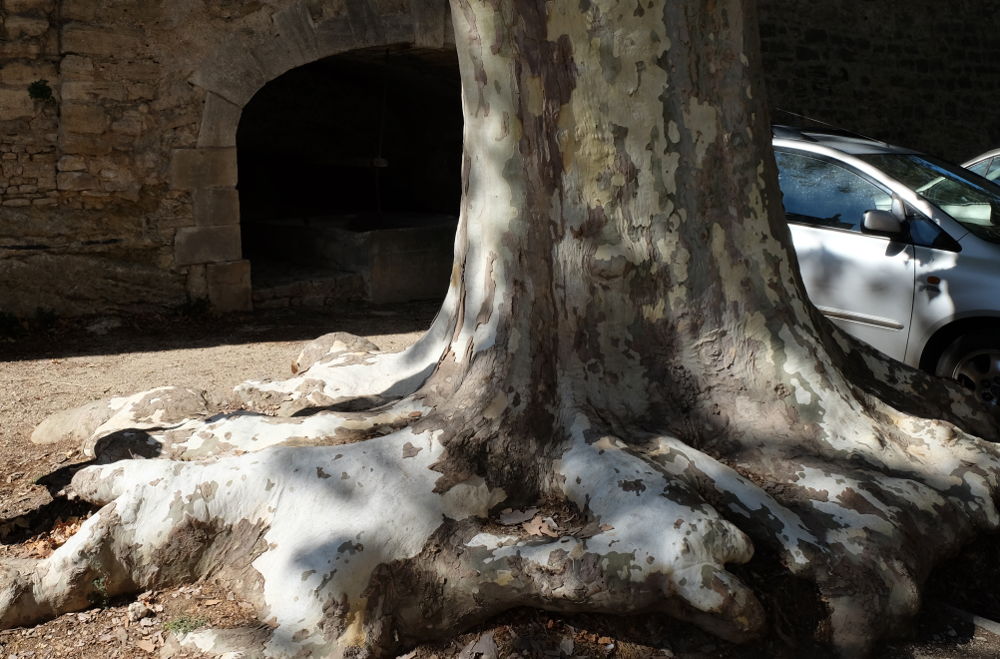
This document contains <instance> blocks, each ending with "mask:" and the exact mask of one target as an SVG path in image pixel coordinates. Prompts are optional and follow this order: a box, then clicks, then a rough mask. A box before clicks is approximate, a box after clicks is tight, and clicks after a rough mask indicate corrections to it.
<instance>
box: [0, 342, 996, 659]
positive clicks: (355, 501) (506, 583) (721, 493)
mask: <svg viewBox="0 0 1000 659" xmlns="http://www.w3.org/2000/svg"><path fill="white" fill-rule="evenodd" d="M330 344H331V346H334V347H336V346H337V345H341V346H342V345H352V344H350V343H349V342H345V341H344V340H343V337H338V338H337V339H336V340H335V341H332V342H330ZM355 347H357V346H355ZM362 347H363V346H362ZM338 350H339V351H338ZM319 352H320V353H321V356H319V357H316V356H315V355H313V356H311V357H308V358H305V357H304V358H302V359H303V362H306V361H308V360H309V359H314V360H315V361H314V363H313V364H312V365H311V366H310V367H308V368H306V369H305V370H304V371H302V372H301V373H300V374H299V375H298V376H296V378H297V379H294V380H293V381H289V382H294V383H297V384H294V385H293V386H295V387H297V386H300V385H302V383H305V382H310V378H312V376H313V375H315V373H314V370H315V369H317V368H319V369H328V370H329V372H328V373H327V374H326V375H324V377H323V378H322V381H323V382H325V383H326V384H324V387H325V388H324V390H323V391H325V392H327V393H325V394H323V395H329V392H330V391H333V390H334V389H335V390H336V392H337V396H340V397H342V398H343V397H346V398H350V397H352V396H353V397H355V398H356V397H359V396H360V397H364V398H366V399H367V400H374V397H377V398H379V399H381V400H388V401H390V402H385V403H383V404H382V405H380V406H378V407H376V408H374V409H371V410H367V411H364V412H362V411H346V410H345V409H344V408H343V406H342V405H341V404H340V403H336V402H334V403H331V404H329V405H325V406H323V407H322V408H321V409H308V410H307V408H308V407H310V406H312V405H313V404H314V403H317V402H320V399H319V398H317V396H318V393H317V391H318V390H315V389H313V390H308V386H307V387H305V388H304V389H301V391H300V393H301V392H302V391H307V390H308V392H307V393H304V394H302V395H301V396H297V395H291V396H290V398H289V401H291V402H294V405H293V407H296V408H297V409H296V411H297V414H296V415H292V416H288V415H268V414H263V413H261V412H251V411H239V412H234V413H228V414H215V415H213V414H212V413H211V411H210V410H209V409H208V407H207V404H206V403H205V401H204V397H203V396H201V394H200V393H199V392H197V391H195V390H188V389H177V388H163V389H158V390H154V391H152V392H146V393H144V394H138V395H136V396H133V397H128V398H122V399H115V400H113V401H105V402H103V403H101V404H100V405H93V406H88V407H87V408H84V409H82V410H78V411H76V412H75V413H65V414H64V415H63V417H62V418H61V420H59V419H57V420H56V421H58V423H56V422H55V421H54V422H52V423H50V424H48V425H47V426H45V425H44V424H43V427H40V431H39V432H41V431H42V430H44V431H45V432H44V433H42V434H44V435H45V437H46V438H47V439H49V440H51V439H53V438H56V439H60V438H61V439H65V438H67V437H69V438H71V439H74V440H75V441H80V442H82V443H83V445H84V447H85V448H86V450H88V451H89V452H90V453H92V454H93V455H94V456H95V457H96V460H95V462H96V463H97V464H94V465H93V466H90V467H87V468H84V469H82V470H81V471H79V472H78V473H77V474H76V476H75V477H74V478H73V481H72V484H71V486H70V491H71V492H72V493H75V494H76V495H78V496H80V497H81V498H82V499H84V500H86V501H88V502H91V503H94V504H96V505H99V506H102V507H101V509H100V511H99V512H98V513H97V514H96V515H94V516H93V517H92V518H91V519H89V520H88V521H87V522H86V523H85V524H84V525H83V527H82V528H81V529H80V531H79V532H78V533H77V534H76V535H75V536H74V537H73V538H72V539H71V540H70V541H69V542H67V543H66V544H65V545H63V546H62V547H60V548H59V549H57V550H56V551H55V553H53V554H52V555H51V556H50V557H49V558H46V559H43V560H39V561H29V562H22V563H18V564H10V565H4V566H2V572H0V627H11V626H15V625H25V624H30V623H32V622H34V621H37V620H41V619H44V618H47V617H51V616H54V615H57V614H59V613H62V612H66V611H73V610H79V609H82V608H86V607H88V606H90V605H91V603H92V602H94V601H96V600H98V599H101V598H106V597H108V596H110V595H115V594H119V593H127V592H135V591H138V590H145V589H153V588H163V587H167V586H170V585H175V584H179V583H183V582H188V581H192V580H195V579H199V578H204V577H213V578H216V579H219V580H222V581H224V582H226V583H227V584H228V585H229V586H230V587H231V588H232V589H233V590H234V591H236V592H238V593H239V594H240V596H241V597H242V598H243V599H246V600H247V601H250V602H252V603H253V604H254V605H255V607H256V612H257V616H258V618H259V620H260V621H261V622H262V623H263V625H264V627H263V629H264V631H260V630H258V631H257V632H255V633H253V634H243V635H240V634H228V635H227V636H226V638H227V639H228V640H226V643H228V644H230V645H231V644H232V643H234V642H242V643H246V644H248V645H251V646H253V647H252V648H251V647H248V648H246V649H250V650H252V651H254V652H259V653H260V654H263V655H264V656H274V657H285V656H294V655H296V654H299V653H310V652H311V653H314V654H316V655H317V656H385V655H387V654H390V653H391V652H393V651H396V650H399V649H400V648H401V647H404V646H406V645H407V644H412V643H416V642H419V641H421V640H425V639H430V638H435V637H440V636H442V635H445V634H449V633H453V632H455V631H458V630H460V629H462V628H463V627H466V626H468V625H471V624H475V623H478V622H481V621H483V620H485V619H487V618H489V617H491V616H493V615H496V614H498V613H500V612H502V611H505V610H508V609H511V608H515V607H520V606H530V607H537V608H542V609H547V610H552V611H562V612H584V611H590V612H610V613H621V612H624V611H662V612H665V613H667V614H669V615H673V616H677V617H681V618H684V619H687V620H691V621H694V622H696V623H697V624H699V625H701V626H702V627H703V628H705V629H707V630H709V631H711V632H713V633H715V634H717V635H719V636H721V637H723V638H726V639H729V640H733V641H741V640H744V639H749V638H752V637H754V636H755V635H758V634H761V633H762V632H763V631H764V630H765V629H766V627H767V625H768V621H767V618H768V615H769V613H768V612H767V611H766V610H765V608H764V606H763V605H762V604H761V598H760V597H759V596H758V595H759V594H758V593H755V592H754V591H753V590H752V589H751V588H750V587H748V585H747V584H746V583H744V582H743V581H741V580H740V579H739V578H737V577H736V576H734V574H733V573H732V572H730V571H729V570H728V569H727V566H732V565H734V564H740V563H747V562H748V561H750V560H751V558H752V556H753V554H754V551H755V547H756V548H758V549H760V548H764V549H766V550H767V552H766V553H767V555H769V556H776V557H777V558H778V560H780V561H781V563H782V565H783V567H784V569H786V570H787V571H788V572H789V573H791V574H792V575H794V576H796V577H799V578H802V579H805V580H808V581H811V582H813V583H815V584H816V586H817V589H818V592H819V594H820V597H821V598H822V600H823V604H824V605H825V607H826V609H827V611H828V614H829V625H828V636H827V639H826V640H828V641H829V642H831V643H832V644H834V645H835V646H837V647H838V648H840V649H841V651H842V652H844V653H845V654H849V655H855V654H863V653H864V652H866V651H867V650H868V649H869V647H870V646H871V644H872V643H873V642H874V641H875V640H877V639H878V638H879V637H880V636H883V635H885V634H887V633H890V632H892V631H894V630H895V629H897V628H898V627H899V625H900V624H901V623H902V622H904V621H905V620H906V619H907V618H908V617H909V616H911V615H912V614H913V613H914V612H915V611H916V609H917V608H918V606H919V603H920V588H921V585H922V583H923V582H924V580H925V579H926V577H927V574H928V573H929V571H930V569H931V568H932V567H933V565H934V564H935V563H936V562H938V561H940V560H941V559H942V558H943V557H945V556H947V555H948V554H950V553H952V552H954V551H956V550H957V548H958V547H959V546H960V545H961V544H962V543H964V542H966V541H967V540H968V539H970V538H972V537H973V536H974V535H975V534H976V533H978V532H981V531H984V530H993V529H996V527H997V526H998V523H1000V518H998V513H997V510H996V508H995V506H994V496H995V493H996V492H997V490H998V481H1000V457H998V452H997V450H996V448H995V446H994V445H992V444H988V443H986V442H983V441H980V440H977V439H975V438H972V437H970V436H968V435H965V434H963V433H961V432H959V431H957V430H956V429H955V428H954V427H953V426H951V425H950V424H948V423H942V422H937V421H928V420H924V419H919V418H914V417H910V416H907V415H905V414H902V413H899V412H896V411H894V410H892V409H890V408H887V407H885V406H880V405H878V404H875V403H872V401H870V400H865V399H864V398H863V397H861V398H859V399H858V400H851V399H845V398H833V399H831V400H824V401H823V405H822V415H821V416H819V417H818V421H817V422H816V426H815V428H814V429H813V431H811V434H807V435H806V434H804V435H803V436H802V437H800V438H799V439H798V440H797V441H790V439H789V437H781V438H772V437H769V436H766V435H764V434H763V432H762V430H761V429H760V428H758V427H755V426H753V425H752V424H750V425H748V431H747V432H745V433H743V434H742V435H734V437H732V438H725V441H727V442H728V444H727V446H729V451H730V454H729V455H727V456H720V455H712V454H710V453H709V452H708V451H707V450H699V449H697V448H695V447H693V446H691V445H690V444H689V443H686V442H684V441H682V440H681V439H679V438H677V437H674V436H670V435H659V436H657V435H655V434H649V433H645V434H642V435H637V436H631V437H629V436H620V435H615V434H613V433H610V432H607V431H606V430H605V429H604V428H605V426H604V424H603V423H601V422H597V421H596V420H595V419H594V418H592V417H591V416H590V415H588V414H586V413H584V412H580V411H577V410H574V409H566V410H562V411H561V414H560V416H559V418H560V419H562V422H561V423H562V426H563V427H562V428H561V436H562V440H561V441H559V442H556V443H555V444H553V446H555V447H556V449H555V452H554V453H553V454H552V455H550V456H549V457H550V460H549V461H548V462H546V463H544V464H545V466H544V468H543V472H542V475H541V479H540V481H539V482H541V491H540V492H538V493H537V496H538V497H539V498H540V500H542V499H544V500H549V501H565V502H567V504H568V505H571V506H573V507H575V508H576V509H577V510H579V511H580V512H581V513H582V514H583V515H584V516H585V518H586V520H587V529H588V530H587V532H573V533H551V534H539V533H538V532H529V531H526V530H525V529H524V528H522V527H520V526H514V527H511V526H509V525H504V524H503V523H502V522H501V521H499V520H498V517H497V511H498V510H500V509H501V508H502V507H504V506H505V505H512V504H513V505H523V504H524V503H525V501H524V493H523V492H516V491H513V490H514V488H515V487H516V484H515V486H508V490H510V491H508V490H505V489H504V487H503V485H502V484H500V483H498V482H495V480H494V477H493V475H492V474H491V473H490V472H489V470H488V469H485V470H482V471H480V472H470V473H467V474H464V475H460V477H458V476H456V475H455V474H445V473H444V472H445V471H446V469H447V466H446V465H447V464H449V461H450V460H453V459H454V457H455V456H453V455H450V454H449V450H450V449H449V438H450V437H452V436H453V435H451V434H450V432H449V431H450V430H451V429H449V427H448V425H449V423H450V422H451V421H450V418H449V417H448V415H446V414H443V413H442V412H441V410H440V409H437V408H434V407H433V406H431V405H429V404H428V402H427V399H425V398H424V397H423V396H422V395H421V394H420V393H419V392H418V393H416V394H412V391H409V390H412V389H415V388H416V385H414V384H413V382H412V381H409V380H407V383H406V384H405V386H404V385H399V386H398V388H397V389H395V390H391V391H392V395H391V396H388V395H386V392H387V391H390V390H389V389H386V382H388V381H389V380H392V378H388V377H387V378H383V379H379V378H378V377H376V378H374V379H372V380H370V381H362V380H361V379H360V378H359V377H358V373H359V372H360V371H357V370H356V367H357V368H361V366H363V365H367V366H371V365H372V364H373V363H374V362H380V360H382V359H383V357H382V356H379V355H377V354H375V353H371V352H369V351H366V350H361V351H354V352H350V351H348V352H345V351H344V350H340V349H335V350H334V351H333V352H332V353H331V352H323V351H322V350H319ZM404 354H405V353H404ZM384 359H386V360H389V361H385V362H384V363H385V364H390V363H394V364H396V365H397V366H398V364H399V363H400V360H403V361H405V360H406V359H408V358H406V357H403V356H395V357H393V358H392V360H395V361H392V360H390V358H389V356H386V357H384ZM373 360H374V361H373ZM419 361H420V360H415V361H413V362H412V363H411V367H412V368H411V370H407V371H405V378H403V380H406V379H407V378H411V377H415V376H414V374H415V373H421V372H423V371H422V370H421V369H423V368H424V366H420V365H418V364H417V362H419ZM380 363H381V362H380ZM334 369H337V370H334ZM802 372H805V371H802ZM333 374H337V377H334V375H333ZM340 374H344V378H339V375H340ZM403 380H400V379H396V380H395V382H396V383H397V384H398V383H399V382H402V381H403ZM334 381H336V383H335V384H330V382H334ZM797 382H798V386H800V387H801V391H799V392H797V393H796V395H797V397H798V398H800V399H802V400H803V401H804V402H806V403H808V402H809V401H810V400H812V399H813V398H815V399H817V400H818V397H819V394H818V393H817V392H819V391H821V390H822V387H821V383H814V382H810V381H808V380H807V379H805V376H803V377H802V378H801V379H799V380H798V381H797ZM286 384H287V383H286ZM254 386H255V387H256V386H257V385H254ZM282 387H284V390H285V391H286V393H287V391H288V389H289V388H288V387H287V386H284V385H282ZM282 387H277V388H275V389H274V390H275V391H276V390H278V389H282ZM330 387H333V389H331V388H330ZM407 394H412V395H407ZM331 399H332V396H331ZM390 399H391V400H390ZM304 400H305V401H308V403H309V405H306V406H303V405H302V402H303V401H304ZM286 402H288V401H286ZM873 410H874V412H873ZM184 414H188V415H189V416H191V417H192V418H183V417H184ZM67 420H68V421H67ZM74 420H75V421H74ZM74 423H75V425H74ZM60 424H61V425H60ZM60 427H61V428H63V429H65V428H70V427H71V428H73V429H74V431H73V432H71V433H66V432H63V433H62V434H61V435H60V431H59V428H60ZM464 441H465V442H466V444H465V446H468V445H470V444H469V443H468V442H469V439H468V438H465V440H464ZM481 441H496V437H490V436H484V437H482V438H481ZM717 444H719V445H723V444H725V442H723V441H721V440H720V442H718V443H717ZM716 453H718V451H716ZM123 456H124V457H128V456H147V458H148V459H120V458H122V457H123ZM445 476H447V478H445ZM444 483H447V486H444V485H443V484H444ZM234 639H237V640H234ZM239 639H243V640H242V641H240V640H239ZM207 642H208V641H206V643H207ZM220 643H221V641H220ZM223 645H225V644H223ZM227 647H228V646H227Z"/></svg>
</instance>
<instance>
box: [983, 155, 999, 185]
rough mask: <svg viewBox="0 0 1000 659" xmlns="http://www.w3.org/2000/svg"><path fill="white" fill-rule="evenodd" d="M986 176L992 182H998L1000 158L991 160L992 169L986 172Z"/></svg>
mask: <svg viewBox="0 0 1000 659" xmlns="http://www.w3.org/2000/svg"><path fill="white" fill-rule="evenodd" d="M984 176H986V178H988V179H989V180H991V181H996V180H997V177H998V176H1000V158H991V159H990V168H989V169H988V170H987V171H986V174H984Z"/></svg>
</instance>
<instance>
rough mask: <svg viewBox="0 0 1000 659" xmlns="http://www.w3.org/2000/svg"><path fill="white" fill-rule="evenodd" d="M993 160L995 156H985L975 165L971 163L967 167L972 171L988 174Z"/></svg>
mask: <svg viewBox="0 0 1000 659" xmlns="http://www.w3.org/2000/svg"><path fill="white" fill-rule="evenodd" d="M991 162H993V158H983V159H982V160H980V161H979V162H977V163H976V164H975V165H969V167H967V169H968V170H969V171H970V172H975V173H977V174H979V175H980V176H986V172H987V171H988V170H989V168H990V163H991Z"/></svg>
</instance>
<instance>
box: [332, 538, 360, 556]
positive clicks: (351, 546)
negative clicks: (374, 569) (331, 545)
mask: <svg viewBox="0 0 1000 659" xmlns="http://www.w3.org/2000/svg"><path fill="white" fill-rule="evenodd" d="M364 550H365V546H364V545H363V544H361V543H360V542H359V543H353V542H351V541H350V540H348V541H347V542H344V543H343V544H341V545H340V546H339V547H337V553H338V554H343V553H345V552H346V553H348V554H357V553H359V552H362V551H364Z"/></svg>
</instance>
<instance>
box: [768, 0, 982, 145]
mask: <svg viewBox="0 0 1000 659" xmlns="http://www.w3.org/2000/svg"><path fill="white" fill-rule="evenodd" d="M758 5H759V8H760V15H761V42H762V50H763V55H764V66H765V72H766V75H767V81H768V95H769V101H770V103H771V105H772V106H773V107H777V108H782V109H785V110H788V111H792V112H796V113H799V114H805V115H807V116H810V117H815V118H817V119H820V120H822V121H825V122H829V123H832V124H836V125H837V126H840V127H843V128H847V129H849V130H852V131H855V132H859V133H861V134H864V135H868V136H871V137H875V138H878V139H881V140H884V141H887V142H891V143H894V144H901V145H905V146H910V147H914V148H918V149H921V150H924V151H928V152H930V153H935V154H937V155H940V156H943V157H945V158H947V159H950V160H953V161H959V162H962V161H964V160H967V159H968V158H971V157H972V156H975V155H978V154H979V153H981V152H983V151H986V150H987V149H989V148H993V147H996V146H1000V119H998V112H997V105H998V104H997V95H998V93H997V90H998V89H1000V30H997V25H998V20H1000V1H997V0H950V1H949V2H947V3H942V2H930V1H929V0H911V1H910V2H891V1H890V0H869V1H867V2H856V1H855V0H823V1H822V2H816V1H815V0H758ZM775 116H776V118H779V119H781V118H782V117H780V116H779V115H775Z"/></svg>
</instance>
